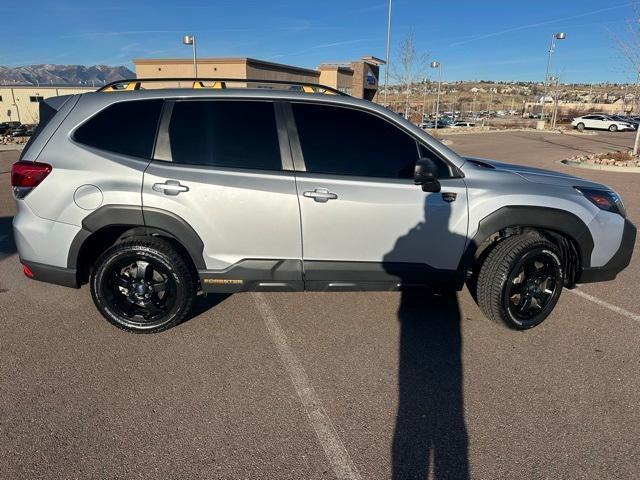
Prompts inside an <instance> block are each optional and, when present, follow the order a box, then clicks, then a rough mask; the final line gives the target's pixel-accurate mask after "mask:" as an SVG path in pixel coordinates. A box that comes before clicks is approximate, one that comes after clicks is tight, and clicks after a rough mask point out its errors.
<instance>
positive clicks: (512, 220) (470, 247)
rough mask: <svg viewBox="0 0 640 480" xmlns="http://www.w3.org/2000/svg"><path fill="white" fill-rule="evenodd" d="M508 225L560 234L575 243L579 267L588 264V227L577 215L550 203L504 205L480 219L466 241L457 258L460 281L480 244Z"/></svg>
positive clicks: (589, 259) (589, 263)
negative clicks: (473, 232) (543, 205)
mask: <svg viewBox="0 0 640 480" xmlns="http://www.w3.org/2000/svg"><path fill="white" fill-rule="evenodd" d="M510 227H525V228H526V227H529V228H541V229H545V230H550V231H554V232H557V233H560V234H563V235H565V236H566V237H568V238H570V239H571V240H573V242H574V243H575V246H576V248H577V252H578V255H579V257H580V265H581V267H582V268H585V267H589V266H590V265H591V253H592V252H593V247H594V243H593V237H592V235H591V232H590V231H589V227H587V225H586V224H585V223H584V222H583V221H582V220H581V219H580V218H579V217H578V216H576V215H574V214H573V213H571V212H568V211H566V210H560V209H557V208H550V207H537V206H524V205H522V206H507V207H502V208H499V209H498V210H496V211H495V212H493V213H491V214H489V215H487V216H486V217H484V218H483V219H482V220H480V223H479V224H478V231H477V232H476V234H475V235H474V236H473V238H472V239H470V240H469V242H468V243H467V246H466V248H465V251H464V253H463V255H462V258H461V259H460V264H459V266H458V272H459V274H460V275H461V276H462V279H461V280H462V281H464V275H465V273H466V271H467V269H468V268H469V267H470V266H471V265H473V262H474V258H475V254H476V251H477V250H478V248H479V247H480V245H482V243H483V242H484V241H485V240H486V239H488V238H489V237H491V236H492V235H494V234H495V233H498V232H500V231H501V230H504V229H506V228H510Z"/></svg>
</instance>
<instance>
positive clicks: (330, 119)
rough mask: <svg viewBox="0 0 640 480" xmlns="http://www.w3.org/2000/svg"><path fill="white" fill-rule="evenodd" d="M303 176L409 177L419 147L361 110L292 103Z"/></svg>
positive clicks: (401, 133)
mask: <svg viewBox="0 0 640 480" xmlns="http://www.w3.org/2000/svg"><path fill="white" fill-rule="evenodd" d="M293 113H294V115H295V118H296V125H297V128H298V135H299V137H300V143H301V145H302V155H303V156H304V163H305V166H306V168H307V171H308V172H311V173H327V174H335V175H357V176H362V177H382V178H413V173H414V168H415V163H416V160H418V145H417V143H416V141H415V140H414V139H413V138H412V137H411V136H409V135H408V134H406V133H404V132H403V131H402V130H400V129H399V128H397V127H395V126H394V125H392V124H391V123H389V122H388V121H386V120H383V119H382V118H380V117H377V116H375V115H372V114H370V113H367V112H362V111H360V110H354V109H351V108H340V107H331V106H325V105H313V104H305V103H294V104H293Z"/></svg>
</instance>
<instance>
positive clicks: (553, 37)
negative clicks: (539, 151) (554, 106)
mask: <svg viewBox="0 0 640 480" xmlns="http://www.w3.org/2000/svg"><path fill="white" fill-rule="evenodd" d="M565 38H567V34H566V33H564V32H558V33H554V34H553V35H551V43H550V44H549V51H548V52H547V73H545V75H544V96H543V97H542V110H541V111H540V119H541V120H543V119H544V103H545V100H546V98H547V83H548V82H549V70H550V69H551V55H553V52H554V51H555V48H556V40H564V39H565Z"/></svg>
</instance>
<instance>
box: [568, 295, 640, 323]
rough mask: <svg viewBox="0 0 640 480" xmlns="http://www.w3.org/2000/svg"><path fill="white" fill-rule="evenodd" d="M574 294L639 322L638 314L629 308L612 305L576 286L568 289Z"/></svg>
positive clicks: (639, 316)
mask: <svg viewBox="0 0 640 480" xmlns="http://www.w3.org/2000/svg"><path fill="white" fill-rule="evenodd" d="M569 291H570V292H571V293H573V294H574V295H578V296H580V297H582V298H586V299H587V300H591V301H592V302H593V303H595V304H598V305H600V306H601V307H604V308H608V309H609V310H611V311H613V312H616V313H619V314H620V315H624V316H625V317H627V318H629V319H631V320H633V321H635V322H639V323H640V315H637V314H635V313H633V312H630V311H629V310H625V309H624V308H621V307H618V306H616V305H612V304H610V303H609V302H605V301H604V300H600V299H599V298H598V297H594V296H593V295H589V294H588V293H584V292H583V291H581V290H578V289H577V288H576V289H574V290H569Z"/></svg>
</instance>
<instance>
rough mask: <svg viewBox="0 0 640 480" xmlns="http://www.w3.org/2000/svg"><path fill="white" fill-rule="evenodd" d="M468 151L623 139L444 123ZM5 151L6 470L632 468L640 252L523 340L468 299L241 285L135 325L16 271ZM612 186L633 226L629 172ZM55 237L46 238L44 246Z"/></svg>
mask: <svg viewBox="0 0 640 480" xmlns="http://www.w3.org/2000/svg"><path fill="white" fill-rule="evenodd" d="M450 139H451V141H452V142H453V143H452V145H451V147H452V148H453V149H454V150H457V151H458V152H460V153H463V154H469V155H475V156H480V157H487V158H495V159H498V160H503V161H509V162H514V163H522V164H525V165H531V166H540V167H545V168H550V169H559V170H563V171H567V170H569V169H570V167H565V166H563V165H560V164H558V163H557V161H558V160H560V159H563V158H567V157H569V156H572V155H575V154H577V153H580V152H596V151H603V150H607V149H615V148H618V147H622V146H625V147H626V146H629V145H630V144H631V143H632V142H633V136H632V134H628V133H619V134H609V133H602V134H598V135H592V136H575V135H559V134H550V133H538V132H512V133H489V134H470V135H456V136H451V137H450ZM17 156H18V155H17V153H16V152H0V185H1V187H0V445H1V448H2V455H0V472H2V473H1V474H0V477H2V478H8V479H9V478H30V479H34V478H56V479H62V478H64V479H67V478H69V479H71V478H145V479H147V478H181V479H183V478H184V479H187V478H188V479H191V478H207V479H212V478H215V479H218V478H219V479H245V478H251V479H317V478H327V479H328V478H337V477H338V478H354V479H385V478H397V479H401V478H427V472H429V474H430V476H431V477H433V478H456V479H458V478H459V479H463V478H467V477H470V478H479V479H498V478H536V479H538V478H548V479H559V478H562V479H573V478H575V479H578V478H580V479H584V478H589V479H591V478H593V479H602V478H639V477H640V474H639V473H638V472H639V467H640V433H639V429H638V425H640V402H639V401H638V392H640V374H639V373H638V372H639V367H640V302H638V292H639V291H638V285H639V284H640V252H638V244H636V249H635V254H634V258H633V261H632V264H631V265H630V266H629V267H628V268H627V270H626V271H625V272H623V273H622V274H621V275H619V277H618V278H617V279H616V280H615V281H612V282H608V283H601V284H594V285H585V286H581V287H580V288H579V289H578V290H577V292H578V293H576V292H569V291H565V292H564V294H563V296H562V298H561V299H560V303H559V304H558V307H557V308H556V311H555V313H554V315H553V316H552V317H551V318H550V319H548V320H547V321H546V322H545V323H543V324H542V325H541V326H539V327H537V328H535V329H533V330H531V331H527V332H515V331H509V330H507V329H505V328H502V327H501V326H498V325H495V324H492V323H491V322H489V321H488V320H486V319H485V318H484V317H483V316H482V314H481V313H480V311H479V310H478V308H477V307H476V305H475V304H474V303H473V301H472V300H471V297H470V295H469V294H468V292H466V291H463V292H460V293H459V294H458V295H445V296H441V297H427V296H425V295H424V294H415V293H414V294H412V293H402V294H401V293H305V294H284V293H282V294H255V293H246V294H237V295H233V296H231V297H228V298H222V297H209V298H207V299H206V300H204V301H201V302H200V304H199V311H198V312H196V315H194V318H192V319H191V320H189V321H187V322H185V323H183V324H182V325H180V326H178V327H176V328H174V329H171V330H169V331H167V332H164V333H161V334H157V335H132V334H128V333H125V332H123V331H120V330H118V329H116V328H114V327H112V326H111V325H110V324H108V323H107V322H106V321H105V320H103V319H102V317H100V315H99V314H98V313H97V311H96V310H95V308H94V307H93V303H92V302H91V298H90V295H89V291H88V288H87V287H86V286H85V287H83V288H82V289H80V290H70V289H65V288H63V287H57V286H53V285H48V284H42V283H37V282H34V281H30V280H28V279H27V278H25V277H24V276H23V275H22V272H21V268H20V267H19V264H18V259H17V255H16V253H15V246H14V245H13V241H12V238H11V228H10V226H11V217H12V216H13V214H14V206H13V200H12V199H11V195H10V192H9V188H8V184H9V175H8V170H9V168H10V164H11V163H12V162H13V161H15V160H16V159H17ZM570 171H572V172H573V173H576V174H578V175H580V176H583V177H585V178H588V179H592V180H595V181H599V182H603V183H607V184H609V185H610V186H612V187H614V188H615V189H616V190H617V191H618V192H619V193H620V194H621V195H622V197H623V199H624V200H625V204H626V207H627V211H628V216H629V217H630V218H631V220H632V221H633V222H634V223H636V225H638V224H640V191H639V188H638V185H639V180H640V175H638V174H629V173H610V172H599V171H591V170H573V169H572V170H570ZM51 248H56V247H55V245H51Z"/></svg>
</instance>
